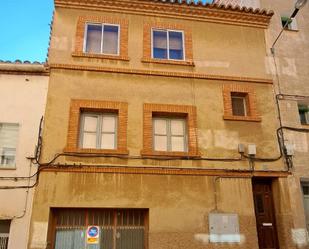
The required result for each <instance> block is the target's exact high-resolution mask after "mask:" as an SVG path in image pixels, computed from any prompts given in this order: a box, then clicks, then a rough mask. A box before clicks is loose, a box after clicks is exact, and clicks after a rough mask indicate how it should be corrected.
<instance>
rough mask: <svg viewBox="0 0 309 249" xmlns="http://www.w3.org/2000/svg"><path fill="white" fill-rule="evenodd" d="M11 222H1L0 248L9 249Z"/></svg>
mask: <svg viewBox="0 0 309 249" xmlns="http://www.w3.org/2000/svg"><path fill="white" fill-rule="evenodd" d="M10 225H11V221H10V220H0V248H1V249H7V248H8V244H9V233H10Z"/></svg>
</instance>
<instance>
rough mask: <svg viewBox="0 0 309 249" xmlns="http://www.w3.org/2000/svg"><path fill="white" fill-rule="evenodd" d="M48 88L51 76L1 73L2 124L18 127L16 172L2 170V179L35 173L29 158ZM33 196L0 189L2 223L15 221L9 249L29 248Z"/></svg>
mask: <svg viewBox="0 0 309 249" xmlns="http://www.w3.org/2000/svg"><path fill="white" fill-rule="evenodd" d="M42 67H43V66H42ZM2 69H3V68H2ZM47 87H48V76H42V75H26V74H18V73H13V74H2V72H1V71H0V103H1V104H0V113H1V115H0V123H2V122H4V123H18V124H19V133H18V145H17V152H16V153H17V156H16V168H14V169H4V168H1V167H0V174H1V177H19V176H25V177H26V176H29V175H32V174H34V173H35V172H36V170H37V166H34V165H32V163H31V162H30V160H29V159H27V158H26V157H30V156H33V155H34V150H35V145H36V142H37V135H38V130H39V123H40V119H41V117H42V116H43V114H44V108H45V101H46V94H47ZM34 180H35V178H34V179H31V181H30V182H29V181H28V180H22V181H21V180H19V181H15V180H1V181H0V186H1V187H2V186H20V185H23V186H24V185H25V186H28V185H32V184H33V183H34ZM33 192H34V191H33V189H26V188H25V189H8V190H3V189H0V200H1V201H0V202H1V204H0V219H9V220H12V221H11V226H10V234H9V245H8V249H25V248H27V243H28V236H29V225H30V216H31V209H32V199H33Z"/></svg>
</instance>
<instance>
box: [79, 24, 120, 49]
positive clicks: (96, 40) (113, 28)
mask: <svg viewBox="0 0 309 249" xmlns="http://www.w3.org/2000/svg"><path fill="white" fill-rule="evenodd" d="M119 29H120V26H119V25H112V24H95V23H87V24H86V36H85V44H84V52H86V53H93V54H106V55H119Z"/></svg>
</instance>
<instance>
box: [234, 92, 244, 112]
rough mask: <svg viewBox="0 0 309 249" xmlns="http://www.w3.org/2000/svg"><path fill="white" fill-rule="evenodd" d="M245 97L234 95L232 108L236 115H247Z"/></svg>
mask: <svg viewBox="0 0 309 249" xmlns="http://www.w3.org/2000/svg"><path fill="white" fill-rule="evenodd" d="M245 103H246V101H245V98H244V97H233V96H232V109H233V115H234V116H246V111H245Z"/></svg>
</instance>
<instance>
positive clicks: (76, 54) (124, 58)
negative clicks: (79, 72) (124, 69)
mask: <svg viewBox="0 0 309 249" xmlns="http://www.w3.org/2000/svg"><path fill="white" fill-rule="evenodd" d="M72 56H73V57H84V58H96V59H108V60H120V61H129V60H130V58H129V57H127V56H120V55H105V54H89V53H83V52H73V53H72Z"/></svg>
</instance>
